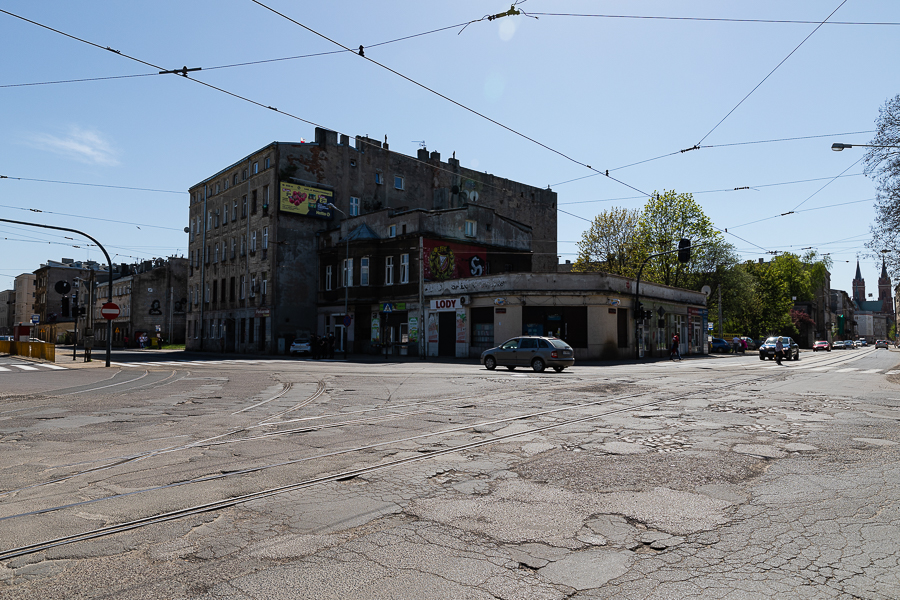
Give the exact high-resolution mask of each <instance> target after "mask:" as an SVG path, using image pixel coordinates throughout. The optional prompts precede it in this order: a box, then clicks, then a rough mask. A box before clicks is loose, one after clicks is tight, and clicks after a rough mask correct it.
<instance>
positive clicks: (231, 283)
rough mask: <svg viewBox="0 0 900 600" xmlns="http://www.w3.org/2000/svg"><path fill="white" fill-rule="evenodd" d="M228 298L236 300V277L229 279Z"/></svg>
mask: <svg viewBox="0 0 900 600" xmlns="http://www.w3.org/2000/svg"><path fill="white" fill-rule="evenodd" d="M228 299H229V300H231V301H232V302H234V277H232V278H231V279H230V280H229V281H228Z"/></svg>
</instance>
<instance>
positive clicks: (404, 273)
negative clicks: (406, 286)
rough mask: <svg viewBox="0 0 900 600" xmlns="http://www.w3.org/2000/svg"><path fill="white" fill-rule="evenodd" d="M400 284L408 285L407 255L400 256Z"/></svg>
mask: <svg viewBox="0 0 900 600" xmlns="http://www.w3.org/2000/svg"><path fill="white" fill-rule="evenodd" d="M400 283H409V254H401V255H400Z"/></svg>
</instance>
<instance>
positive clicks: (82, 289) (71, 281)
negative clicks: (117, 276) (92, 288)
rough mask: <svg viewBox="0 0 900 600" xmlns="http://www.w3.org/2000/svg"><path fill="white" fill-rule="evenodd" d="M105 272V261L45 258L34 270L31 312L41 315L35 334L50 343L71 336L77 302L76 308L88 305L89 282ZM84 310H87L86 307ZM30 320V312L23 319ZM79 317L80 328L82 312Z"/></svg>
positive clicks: (102, 275) (100, 277) (106, 275)
mask: <svg viewBox="0 0 900 600" xmlns="http://www.w3.org/2000/svg"><path fill="white" fill-rule="evenodd" d="M108 272H109V271H108V267H107V266H106V265H101V264H100V263H97V262H94V261H84V262H82V261H76V260H73V259H71V258H63V259H61V260H59V261H54V260H48V261H47V262H46V263H44V264H42V265H41V266H40V268H38V269H37V270H35V272H34V275H35V280H36V282H35V290H34V291H35V298H34V314H36V315H38V317H39V319H40V322H39V324H38V325H37V326H36V327H35V336H36V337H38V338H40V339H42V340H44V341H46V342H52V343H57V342H60V341H62V340H65V339H67V338H70V337H71V336H72V335H73V334H74V333H75V321H76V314H75V306H76V303H77V305H78V307H79V312H81V308H82V307H84V306H85V305H86V304H87V305H89V304H90V302H89V300H88V299H87V292H88V287H89V286H88V284H89V282H91V281H94V282H96V281H99V280H103V279H106V278H107V277H108ZM82 284H85V285H82ZM84 314H85V315H87V314H88V311H87V310H86V309H85V310H84ZM30 320H31V315H30V314H29V315H28V318H27V320H26V322H30ZM79 321H80V322H79V325H78V328H79V329H81V327H82V326H83V325H84V323H85V322H86V321H85V320H84V319H83V318H82V317H81V315H79ZM79 337H80V335H79Z"/></svg>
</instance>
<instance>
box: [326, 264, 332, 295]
mask: <svg viewBox="0 0 900 600" xmlns="http://www.w3.org/2000/svg"><path fill="white" fill-rule="evenodd" d="M330 290H331V265H328V266H326V267H325V291H330Z"/></svg>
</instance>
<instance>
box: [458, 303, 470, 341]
mask: <svg viewBox="0 0 900 600" xmlns="http://www.w3.org/2000/svg"><path fill="white" fill-rule="evenodd" d="M467 331H468V330H467V328H466V311H464V310H460V311H457V312H456V343H457V344H465V343H466V338H467Z"/></svg>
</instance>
